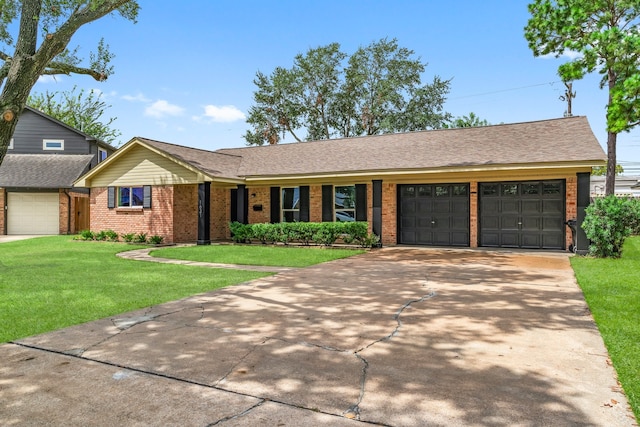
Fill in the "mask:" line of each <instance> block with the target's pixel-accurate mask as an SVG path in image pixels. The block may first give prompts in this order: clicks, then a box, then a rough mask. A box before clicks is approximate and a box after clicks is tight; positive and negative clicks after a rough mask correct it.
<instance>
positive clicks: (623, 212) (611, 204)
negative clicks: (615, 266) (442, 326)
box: [582, 195, 640, 258]
mask: <svg viewBox="0 0 640 427" xmlns="http://www.w3.org/2000/svg"><path fill="white" fill-rule="evenodd" d="M582 228H583V229H584V231H585V234H586V235H587V238H588V239H589V240H590V241H591V244H590V246H589V254H590V255H593V256H596V257H600V258H609V257H610V258H619V257H620V255H621V254H622V246H623V244H624V241H625V239H626V238H627V237H628V236H630V235H634V234H635V235H638V234H640V199H634V198H628V197H618V196H615V195H610V196H607V197H603V198H596V199H594V200H593V201H592V202H591V205H589V206H588V207H587V209H586V217H585V219H584V222H583V223H582Z"/></svg>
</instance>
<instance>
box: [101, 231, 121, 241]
mask: <svg viewBox="0 0 640 427" xmlns="http://www.w3.org/2000/svg"><path fill="white" fill-rule="evenodd" d="M104 234H105V236H106V238H107V240H108V241H110V242H117V241H118V233H116V232H115V231H113V230H107V231H105V232H104Z"/></svg>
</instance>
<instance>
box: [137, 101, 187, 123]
mask: <svg viewBox="0 0 640 427" xmlns="http://www.w3.org/2000/svg"><path fill="white" fill-rule="evenodd" d="M183 112H184V108H182V107H180V106H178V105H173V104H170V103H169V102H167V101H165V100H164V99H159V100H157V101H156V102H154V103H153V104H151V105H149V106H148V107H147V108H145V109H144V115H145V116H151V117H155V118H157V119H161V118H163V117H166V116H181V115H182V113H183Z"/></svg>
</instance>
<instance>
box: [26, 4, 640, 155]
mask: <svg viewBox="0 0 640 427" xmlns="http://www.w3.org/2000/svg"><path fill="white" fill-rule="evenodd" d="M139 3H140V5H141V10H140V15H139V19H138V23H137V24H132V23H131V22H129V21H126V20H124V19H121V18H116V17H107V18H103V19H102V20H100V21H97V22H95V23H92V24H90V25H87V26H85V27H83V28H81V29H80V31H79V32H78V33H77V34H76V37H75V38H74V39H73V40H72V42H71V44H70V46H74V45H79V46H80V54H81V55H86V56H88V52H89V51H90V50H91V49H92V48H93V47H94V46H95V45H96V44H97V41H98V40H99V39H100V37H102V36H104V37H105V39H106V41H107V43H108V44H109V45H110V47H111V50H112V51H113V53H115V54H116V57H115V59H114V61H113V65H114V66H115V74H114V75H113V76H111V77H110V78H109V80H108V81H107V82H105V83H97V82H95V81H93V80H91V79H90V78H88V77H85V76H72V77H68V76H58V77H56V78H55V80H54V79H51V78H47V79H42V80H41V81H40V82H39V83H38V84H36V86H35V87H34V92H44V91H46V90H49V91H63V90H69V89H71V88H72V87H73V86H74V85H77V86H78V87H81V88H85V89H87V90H88V89H99V90H100V91H102V92H103V93H104V96H103V99H104V100H105V101H106V102H107V103H108V104H110V105H112V108H110V109H109V110H108V111H107V115H108V116H110V117H112V116H115V117H117V120H116V122H115V123H114V125H115V126H116V127H117V128H118V129H119V130H120V131H121V132H122V136H121V142H126V141H128V140H129V139H131V138H132V137H134V136H143V137H147V138H152V139H158V140H161V141H166V142H172V143H176V144H182V145H187V146H191V147H198V148H204V149H217V148H222V147H240V146H244V145H245V142H244V139H243V138H242V135H243V134H244V133H245V131H246V130H247V129H248V126H247V125H246V124H245V121H244V115H245V114H246V112H247V111H248V109H249V107H250V106H251V105H252V95H253V91H254V89H255V86H254V84H253V79H254V77H255V74H256V72H257V71H258V70H259V71H262V72H263V73H266V74H269V73H271V72H272V71H273V69H274V68H275V67H276V66H283V67H290V66H291V65H292V61H293V57H294V56H295V55H296V54H297V53H304V52H306V51H307V50H308V49H309V48H313V47H318V46H321V45H326V44H329V43H332V42H338V43H340V44H341V46H342V49H343V51H345V52H346V53H348V54H351V53H353V52H354V51H355V50H356V49H357V48H358V47H359V46H363V45H368V44H370V43H371V42H373V41H377V40H380V39H381V38H384V37H388V38H397V39H398V42H399V44H400V46H403V47H406V48H409V49H412V50H413V51H414V52H415V56H416V57H419V58H420V59H421V60H422V61H423V62H426V63H428V66H427V68H426V71H425V73H424V78H423V82H429V81H431V80H432V78H433V76H435V75H438V76H440V77H442V78H444V79H452V81H451V92H450V93H449V96H448V100H447V102H446V104H445V110H446V111H449V112H450V113H452V114H453V115H454V116H461V115H467V114H469V113H470V112H474V113H475V114H476V115H478V116H480V117H481V118H483V119H486V120H488V121H489V122H490V123H494V124H497V123H512V122H523V121H534V120H543V119H549V118H556V117H562V116H563V113H564V111H565V109H566V104H565V103H563V102H562V101H560V100H559V96H560V95H562V94H563V92H564V86H563V84H562V83H561V82H560V81H559V78H558V76H557V73H556V71H557V67H558V65H560V64H561V63H562V62H563V61H566V60H567V58H560V59H555V58H534V57H533V54H532V53H531V51H530V49H529V48H528V46H527V43H526V41H525V39H524V36H523V27H524V26H525V25H526V22H527V19H528V16H529V15H528V12H527V7H526V6H527V4H528V1H526V0H484V1H477V0H458V1H457V2H441V1H429V0H422V1H417V0H395V1H373V0H323V1H307V2H299V1H290V0H281V1H243V0H234V1H223V0H216V1H210V0H182V1H181V2H168V1H160V0H141V1H140V2H139ZM599 78H600V76H599V75H592V76H588V77H587V78H585V79H584V80H581V81H578V82H575V83H574V90H575V91H576V92H577V96H576V98H575V99H574V102H573V114H574V115H586V116H587V117H588V119H589V122H590V124H591V127H592V129H593V131H594V133H595V135H596V137H597V138H598V140H599V141H600V142H601V144H602V145H603V146H605V143H606V130H605V105H606V101H607V93H606V91H605V90H600V89H599V86H598V82H599ZM289 140H290V139H287V140H286V141H289ZM618 160H619V163H621V164H623V166H624V165H625V164H626V163H627V162H640V131H639V130H634V131H632V132H631V133H625V134H621V135H620V136H619V138H618Z"/></svg>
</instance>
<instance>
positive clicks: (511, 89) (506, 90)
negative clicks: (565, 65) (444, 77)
mask: <svg viewBox="0 0 640 427" xmlns="http://www.w3.org/2000/svg"><path fill="white" fill-rule="evenodd" d="M555 83H562V80H557V81H554V82H547V83H538V84H535V85H529V86H520V87H514V88H510V89H501V90H494V91H492V92H484V93H476V94H474V95H465V96H456V97H455V98H449V100H450V101H452V100H454V99H464V98H473V97H475V96H485V95H493V94H494V93H502V92H511V91H514V90H521V89H528V88H531V87H538V86H546V85H550V86H553V85H554V84H555Z"/></svg>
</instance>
